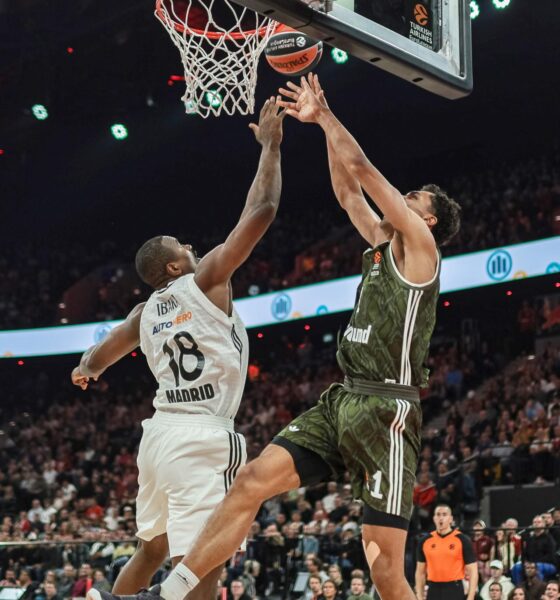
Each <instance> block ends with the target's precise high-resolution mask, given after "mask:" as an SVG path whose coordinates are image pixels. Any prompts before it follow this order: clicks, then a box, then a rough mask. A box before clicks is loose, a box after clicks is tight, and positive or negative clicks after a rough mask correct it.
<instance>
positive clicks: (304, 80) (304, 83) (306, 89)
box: [301, 75, 313, 92]
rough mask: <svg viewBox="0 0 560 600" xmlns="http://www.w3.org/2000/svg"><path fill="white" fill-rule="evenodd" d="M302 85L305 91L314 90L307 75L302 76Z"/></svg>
mask: <svg viewBox="0 0 560 600" xmlns="http://www.w3.org/2000/svg"><path fill="white" fill-rule="evenodd" d="M301 87H302V88H303V89H304V91H306V92H309V91H313V90H312V89H311V86H310V85H309V84H308V83H307V79H306V78H305V75H302V76H301Z"/></svg>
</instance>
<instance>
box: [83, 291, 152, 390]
mask: <svg viewBox="0 0 560 600" xmlns="http://www.w3.org/2000/svg"><path fill="white" fill-rule="evenodd" d="M144 305H145V302H142V303H141V304H138V305H137V306H135V307H134V308H133V309H132V311H131V312H130V314H129V315H128V316H127V318H126V319H125V321H124V322H123V323H121V324H120V325H118V326H117V327H115V328H114V329H112V330H111V331H110V332H109V333H108V334H107V336H106V337H105V338H104V339H103V340H102V341H101V342H99V344H96V345H95V346H93V347H91V348H90V349H89V350H88V351H87V352H85V353H84V354H83V356H82V359H81V361H80V366H79V367H78V368H79V371H80V373H81V374H82V375H83V376H85V377H93V378H94V379H95V378H97V377H99V376H100V375H101V374H102V373H103V372H104V371H105V369H107V367H109V366H111V365H112V364H114V363H116V362H117V361H118V360H120V359H121V358H123V356H126V355H127V354H128V353H129V352H132V350H134V349H135V348H137V347H138V346H139V345H140V318H141V316H142V311H143V310H144Z"/></svg>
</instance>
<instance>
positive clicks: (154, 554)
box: [113, 533, 168, 595]
mask: <svg viewBox="0 0 560 600" xmlns="http://www.w3.org/2000/svg"><path fill="white" fill-rule="evenodd" d="M167 554H168V546H167V535H166V534H165V533H163V534H161V535H158V536H156V537H155V538H154V539H152V540H150V541H149V542H146V541H142V540H140V541H139V544H138V548H137V549H136V552H135V553H134V555H133V556H132V557H131V559H130V560H129V561H128V562H127V563H126V564H125V565H124V567H123V568H122V569H121V572H120V573H119V576H118V577H117V580H116V581H115V584H114V585H113V594H118V595H123V594H135V593H136V592H137V591H138V590H140V589H142V588H147V587H149V585H150V582H151V580H152V577H153V576H154V573H155V572H156V571H157V570H158V569H159V567H160V566H161V564H162V563H163V561H164V560H165V558H166V557H167Z"/></svg>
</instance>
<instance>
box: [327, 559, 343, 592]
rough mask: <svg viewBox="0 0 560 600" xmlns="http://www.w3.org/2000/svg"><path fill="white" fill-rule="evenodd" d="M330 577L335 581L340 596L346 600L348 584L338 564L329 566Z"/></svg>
mask: <svg viewBox="0 0 560 600" xmlns="http://www.w3.org/2000/svg"><path fill="white" fill-rule="evenodd" d="M328 576H329V579H330V580H332V581H334V584H335V585H336V589H337V591H338V595H339V596H343V597H344V598H346V592H347V589H346V583H345V582H344V579H343V577H342V571H341V570H340V567H339V566H338V565H337V564H333V565H329V569H328Z"/></svg>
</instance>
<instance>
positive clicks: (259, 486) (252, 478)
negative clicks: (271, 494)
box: [232, 461, 268, 504]
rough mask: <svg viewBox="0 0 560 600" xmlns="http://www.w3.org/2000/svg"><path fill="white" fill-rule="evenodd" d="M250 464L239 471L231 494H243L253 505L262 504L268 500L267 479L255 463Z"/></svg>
mask: <svg viewBox="0 0 560 600" xmlns="http://www.w3.org/2000/svg"><path fill="white" fill-rule="evenodd" d="M257 462H258V461H253V462H250V463H249V464H247V465H245V466H244V467H243V468H241V469H240V470H239V473H238V474H237V476H236V478H235V481H234V482H233V487H232V493H233V492H234V490H235V492H237V493H238V494H243V495H244V496H245V498H247V499H250V500H253V501H254V502H255V503H257V502H258V503H259V504H260V503H261V502H264V500H267V499H268V495H267V494H268V488H267V479H266V477H265V476H264V474H263V473H261V472H260V471H261V469H260V468H259V466H258V465H256V464H255V463H257Z"/></svg>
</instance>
